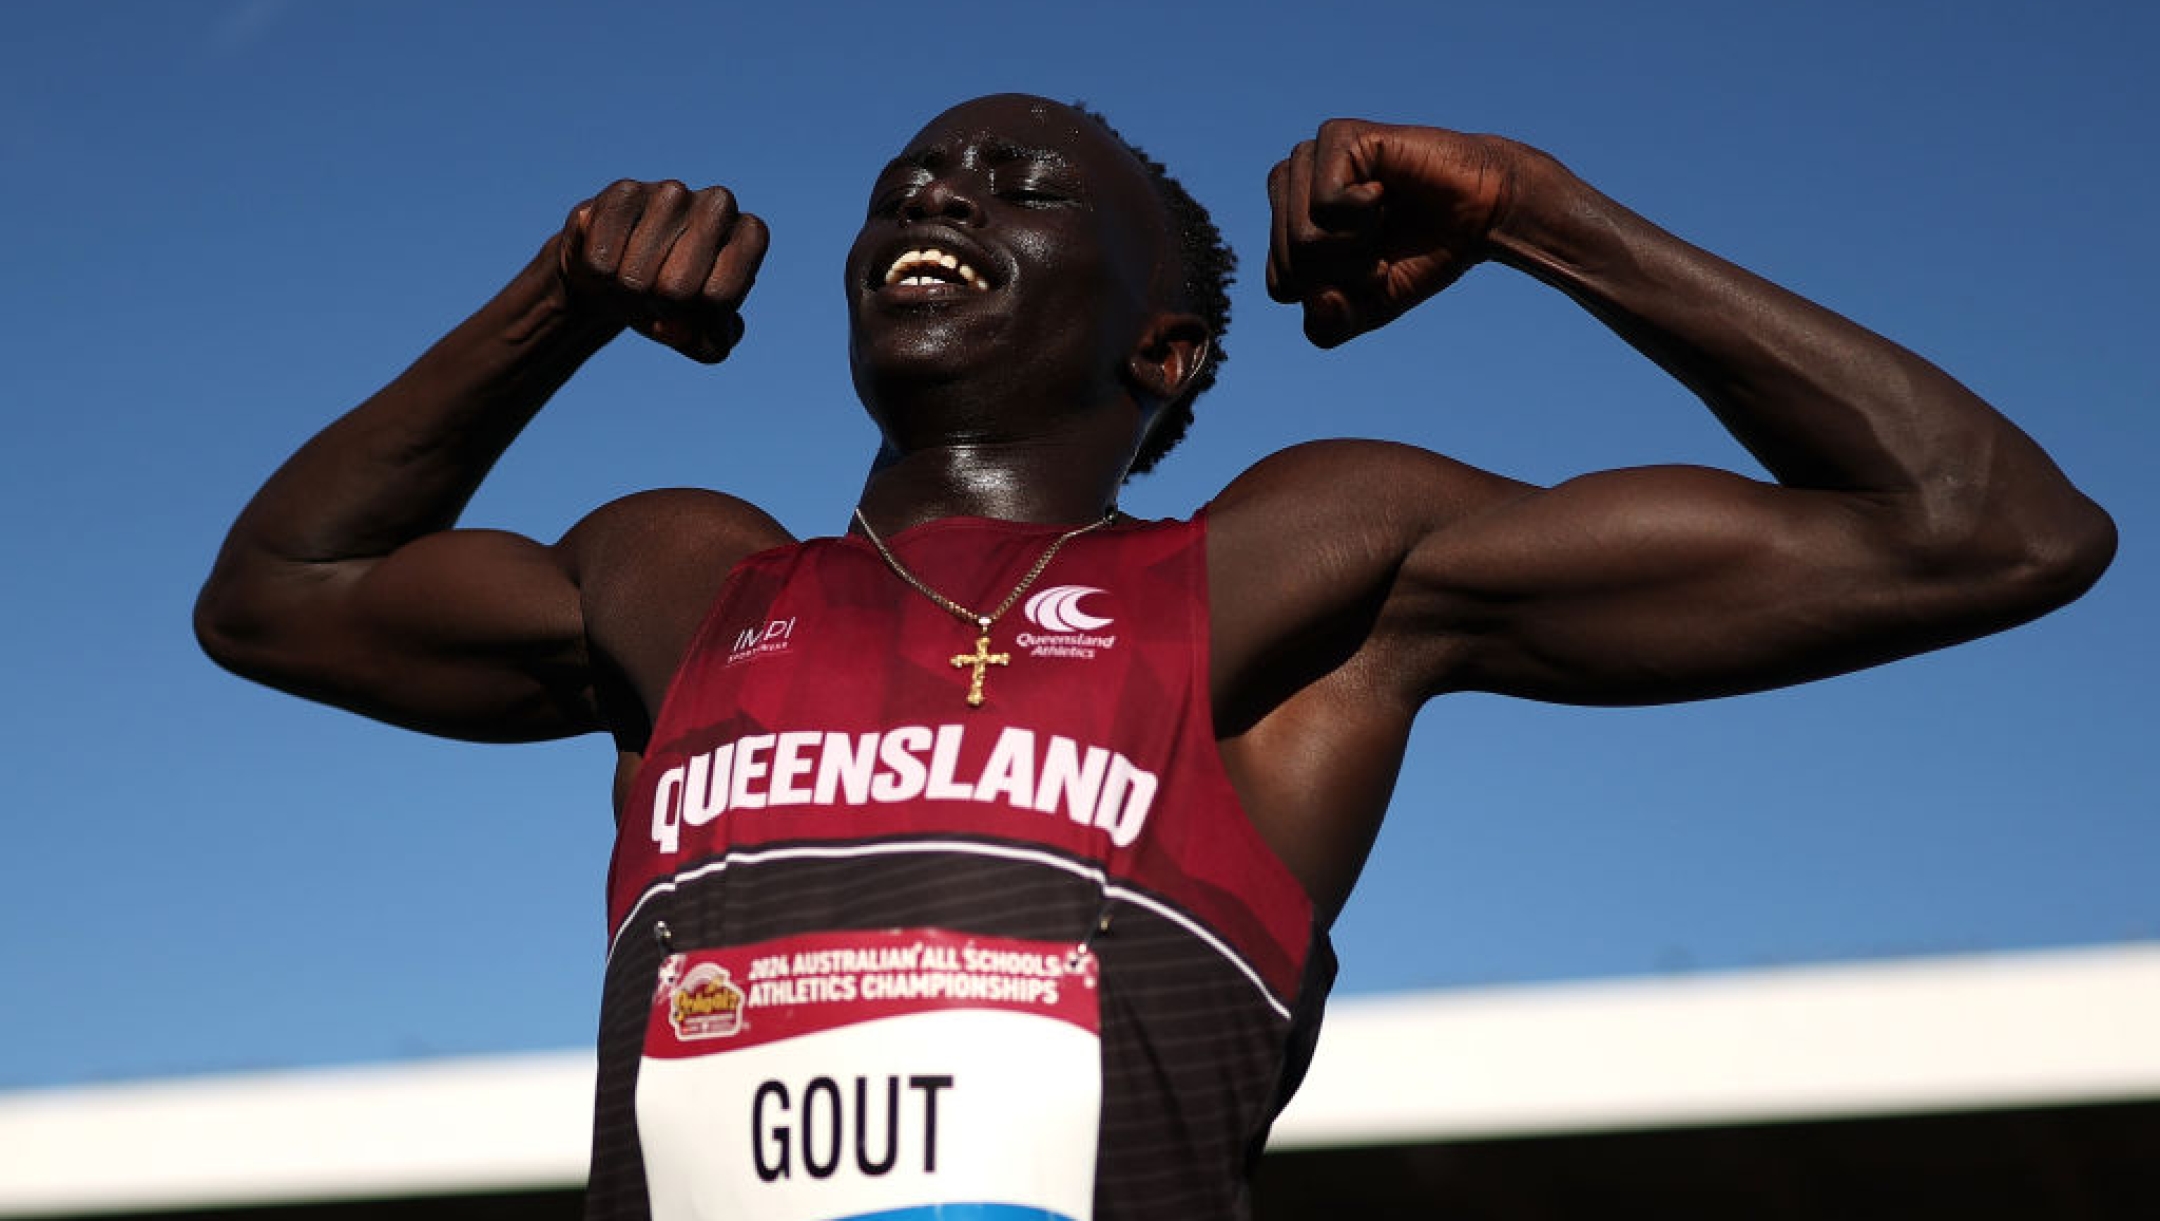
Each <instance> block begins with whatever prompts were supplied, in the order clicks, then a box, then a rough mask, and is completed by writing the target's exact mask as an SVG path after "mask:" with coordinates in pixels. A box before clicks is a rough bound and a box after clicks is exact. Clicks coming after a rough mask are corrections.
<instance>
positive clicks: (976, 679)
mask: <svg viewBox="0 0 2160 1221" xmlns="http://www.w3.org/2000/svg"><path fill="white" fill-rule="evenodd" d="M952 664H953V669H955V670H958V669H960V668H962V667H964V666H973V667H975V673H974V674H973V675H971V676H970V677H969V678H968V693H967V702H968V707H970V708H980V707H982V702H983V675H984V674H985V673H987V672H988V670H989V667H991V666H1009V665H1011V664H1012V654H1010V653H993V652H991V651H990V629H989V628H987V627H986V628H984V629H983V634H982V635H981V636H978V637H976V639H975V651H974V652H973V653H960V654H956V655H955V656H954V657H953V659H952Z"/></svg>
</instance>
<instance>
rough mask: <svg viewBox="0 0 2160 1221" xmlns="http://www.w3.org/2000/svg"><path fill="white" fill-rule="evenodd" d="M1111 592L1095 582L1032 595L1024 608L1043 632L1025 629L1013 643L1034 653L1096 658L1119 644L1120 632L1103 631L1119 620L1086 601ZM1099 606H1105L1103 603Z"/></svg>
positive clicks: (1042, 655)
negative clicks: (1104, 632) (1093, 607)
mask: <svg viewBox="0 0 2160 1221" xmlns="http://www.w3.org/2000/svg"><path fill="white" fill-rule="evenodd" d="M1110 596H1111V594H1110V592H1109V591H1108V590H1104V589H1097V588H1095V587H1094V586H1092V585H1053V586H1051V587H1050V588H1048V589H1045V590H1043V591H1041V592H1040V593H1037V594H1036V595H1035V596H1033V597H1031V598H1029V599H1028V600H1027V604H1026V606H1024V607H1023V608H1022V609H1023V610H1024V611H1025V612H1026V614H1027V617H1028V622H1030V623H1032V624H1034V625H1035V626H1036V627H1039V628H1041V629H1042V633H1041V634H1038V633H1035V632H1022V633H1020V635H1019V637H1018V638H1017V639H1016V640H1014V641H1013V643H1014V644H1016V645H1018V646H1019V647H1021V648H1023V649H1026V650H1027V652H1028V656H1030V657H1075V658H1080V659H1083V660H1085V659H1088V658H1092V657H1094V656H1095V655H1096V654H1097V653H1099V652H1101V651H1102V650H1104V649H1108V648H1112V647H1114V646H1115V645H1116V644H1117V636H1116V635H1114V634H1113V635H1107V636H1106V635H1103V634H1102V630H1103V629H1104V628H1106V627H1109V626H1110V625H1111V624H1112V623H1113V622H1115V620H1114V619H1113V618H1112V617H1111V616H1109V615H1103V614H1096V613H1093V612H1091V611H1090V610H1089V609H1088V608H1087V606H1086V605H1085V604H1086V602H1087V600H1088V599H1089V598H1096V597H1101V598H1107V597H1110ZM1096 609H1097V610H1100V609H1102V607H1101V606H1100V604H1097V606H1096Z"/></svg>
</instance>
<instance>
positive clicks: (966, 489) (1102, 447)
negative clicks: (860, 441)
mask: <svg viewBox="0 0 2160 1221" xmlns="http://www.w3.org/2000/svg"><path fill="white" fill-rule="evenodd" d="M1091 414H1092V415H1093V417H1094V418H1093V419H1092V420H1090V421H1089V423H1090V424H1091V425H1092V426H1084V427H1080V428H1077V429H1069V430H1062V431H1060V432H1058V433H1055V434H1053V435H1048V436H1036V437H1025V438H1015V439H1002V440H986V439H970V440H967V441H947V442H944V443H940V444H934V445H925V446H921V447H918V448H911V449H901V448H899V447H898V446H896V445H895V444H894V443H893V442H891V441H890V440H888V441H887V442H886V446H885V448H884V449H883V450H881V451H880V452H879V453H878V456H877V460H876V462H874V463H873V464H872V466H871V469H870V475H869V478H868V479H866V480H865V481H864V483H863V491H862V498H861V500H860V501H859V503H860V505H861V507H862V511H863V513H864V515H865V516H866V517H868V518H869V520H870V522H871V524H872V525H873V526H874V527H875V528H876V529H877V530H878V531H879V532H881V533H891V532H894V531H898V530H905V529H907V528H908V527H909V526H913V525H918V524H920V523H922V522H926V521H932V520H935V519H937V518H940V517H994V518H999V519H1002V520H1006V521H1021V522H1035V523H1039V524H1043V525H1076V524H1080V523H1084V522H1088V521H1092V520H1095V519H1097V518H1100V517H1101V516H1103V514H1104V513H1105V512H1107V511H1109V510H1110V509H1111V508H1113V507H1114V506H1115V505H1116V504H1117V497H1118V489H1119V487H1120V486H1121V485H1122V484H1123V482H1124V479H1125V472H1126V471H1127V470H1128V469H1129V468H1130V467H1131V465H1132V458H1133V453H1134V451H1135V450H1136V449H1137V448H1138V445H1139V439H1138V436H1137V429H1136V428H1135V427H1134V426H1133V423H1132V422H1130V421H1126V422H1123V423H1122V424H1120V423H1119V422H1118V421H1114V420H1110V419H1107V418H1105V417H1107V416H1108V415H1109V414H1110V413H1107V412H1105V413H1091Z"/></svg>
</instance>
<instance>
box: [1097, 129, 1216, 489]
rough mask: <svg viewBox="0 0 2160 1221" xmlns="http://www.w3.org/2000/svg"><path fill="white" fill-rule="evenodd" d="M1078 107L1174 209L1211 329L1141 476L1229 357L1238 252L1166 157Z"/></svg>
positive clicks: (1145, 453)
mask: <svg viewBox="0 0 2160 1221" xmlns="http://www.w3.org/2000/svg"><path fill="white" fill-rule="evenodd" d="M1073 109H1074V110H1077V111H1079V112H1080V113H1081V114H1084V115H1086V116H1087V117H1089V118H1090V119H1093V120H1095V122H1096V123H1098V124H1100V125H1101V126H1102V129H1103V130H1104V131H1106V132H1108V133H1110V138H1111V139H1113V140H1116V141H1117V142H1118V143H1119V144H1122V145H1124V146H1125V150H1126V151H1127V152H1129V153H1131V154H1132V155H1133V156H1134V157H1135V158H1137V159H1138V160H1139V162H1140V164H1141V165H1142V166H1144V167H1145V168H1146V169H1147V172H1148V180H1149V182H1150V183H1151V184H1152V185H1153V186H1154V188H1155V195H1156V198H1158V199H1160V200H1162V204H1163V208H1164V209H1165V210H1166V211H1167V212H1169V214H1170V223H1171V225H1172V226H1173V227H1174V228H1175V229H1176V231H1177V244H1178V258H1179V261H1180V262H1181V263H1183V265H1184V272H1185V274H1184V278H1183V284H1182V285H1181V287H1182V289H1183V291H1184V295H1185V301H1184V304H1185V306H1186V308H1188V309H1190V310H1192V311H1193V312H1194V313H1196V314H1198V315H1200V317H1201V319H1202V320H1203V321H1205V322H1206V323H1207V328H1208V350H1207V352H1206V354H1205V356H1204V357H1203V359H1202V363H1201V365H1200V371H1199V372H1198V373H1196V374H1194V375H1193V379H1192V382H1191V384H1190V385H1188V386H1187V387H1186V389H1185V393H1184V394H1183V395H1181V396H1179V397H1178V399H1177V401H1176V402H1172V403H1165V404H1164V405H1163V418H1162V420H1161V421H1160V422H1159V423H1157V424H1156V426H1155V429H1154V431H1152V432H1150V433H1149V434H1148V439H1147V442H1146V444H1144V445H1142V446H1141V448H1140V452H1139V454H1138V455H1137V456H1135V457H1134V459H1133V465H1132V472H1131V473H1132V474H1135V475H1141V474H1145V473H1147V472H1148V471H1151V470H1153V469H1155V464H1156V463H1157V462H1160V461H1161V460H1162V457H1163V455H1165V454H1167V453H1169V452H1170V451H1171V450H1172V449H1174V448H1176V446H1177V443H1178V442H1180V441H1182V440H1184V439H1185V432H1186V430H1187V429H1189V428H1191V427H1192V419H1193V400H1194V399H1196V398H1198V397H1200V395H1201V392H1203V391H1205V390H1206V389H1207V388H1208V387H1209V386H1212V385H1214V384H1215V372H1216V370H1218V369H1220V368H1222V363H1223V361H1225V360H1227V359H1229V353H1227V352H1226V351H1224V350H1223V336H1224V335H1225V334H1227V333H1228V332H1229V330H1230V283H1231V281H1232V280H1234V279H1236V278H1237V254H1236V252H1235V251H1233V250H1231V249H1230V246H1229V243H1227V242H1225V241H1223V235H1222V230H1220V229H1217V228H1216V227H1215V220H1214V218H1213V217H1211V216H1209V215H1208V210H1207V209H1206V208H1205V207H1202V206H1201V204H1200V201H1199V200H1197V199H1194V198H1193V197H1192V192H1190V191H1187V190H1186V189H1185V185H1184V184H1183V183H1181V182H1179V181H1178V180H1177V179H1176V178H1175V177H1173V176H1172V175H1171V173H1170V171H1169V170H1167V169H1165V168H1164V167H1163V163H1162V162H1160V161H1157V160H1156V159H1155V158H1153V157H1150V156H1148V155H1147V152H1146V150H1144V149H1142V148H1141V147H1140V146H1139V145H1137V144H1134V143H1133V142H1132V141H1130V140H1128V139H1126V138H1125V137H1124V136H1123V135H1120V134H1119V133H1118V129H1117V128H1115V127H1112V126H1111V125H1110V120H1108V119H1106V118H1104V117H1102V115H1100V114H1098V113H1096V112H1095V111H1093V110H1091V109H1089V108H1088V106H1087V104H1086V103H1085V102H1075V103H1073Z"/></svg>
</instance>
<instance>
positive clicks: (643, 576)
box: [556, 488, 794, 711]
mask: <svg viewBox="0 0 2160 1221" xmlns="http://www.w3.org/2000/svg"><path fill="white" fill-rule="evenodd" d="M793 541H794V539H793V537H792V536H791V535H789V534H788V532H787V531H786V530H785V529H784V528H782V527H781V525H780V523H779V522H777V521H774V520H773V519H772V517H771V516H770V515H768V514H767V513H766V512H765V511H764V510H762V509H759V508H758V507H757V506H755V505H753V504H750V503H749V502H748V501H744V500H740V499H737V498H736V497H733V496H729V495H726V494H724V493H720V492H707V491H700V490H696V489H689V488H669V489H663V490H660V491H652V492H640V493H637V494H635V495H632V496H626V497H623V498H622V499H620V500H616V501H612V502H610V503H608V504H605V505H602V506H601V507H600V508H598V509H595V510H593V511H592V512H591V513H589V514H587V515H586V516H585V518H584V519H583V520H581V521H580V522H578V523H577V525H575V526H573V527H571V529H570V532H569V533H568V534H565V535H564V536H563V539H562V541H561V542H559V543H557V544H556V550H557V554H558V556H559V557H560V562H561V563H562V564H563V566H564V567H565V569H566V570H567V571H569V573H570V574H571V576H572V578H573V579H574V580H575V582H576V584H577V587H578V598H579V602H580V604H581V605H582V607H583V610H584V616H585V629H586V635H587V639H588V640H589V641H590V642H591V644H592V646H593V648H594V651H595V654H596V655H597V656H598V657H601V658H605V659H607V660H608V661H609V662H610V663H612V665H613V666H614V668H615V669H617V670H618V671H620V672H621V673H622V674H623V675H625V676H626V677H627V678H628V680H629V682H630V684H631V686H632V688H634V689H635V691H636V692H637V694H638V695H639V696H640V698H641V699H642V701H643V703H644V706H645V708H646V709H647V710H648V711H651V710H654V709H657V707H658V701H659V698H660V696H661V694H662V693H663V692H664V691H665V689H666V682H667V677H668V675H669V674H671V673H673V671H674V667H675V665H676V663H677V661H678V660H679V659H680V658H681V656H682V654H683V651H684V649H685V648H687V647H688V645H689V642H690V639H691V637H692V636H693V635H694V634H695V633H696V630H697V626H698V624H699V623H700V622H701V621H702V620H703V618H704V616H705V612H706V610H707V609H708V608H709V607H710V606H711V605H712V602H713V599H714V598H716V597H718V596H719V593H720V588H721V586H722V585H724V584H725V583H726V582H727V578H728V575H729V573H731V572H733V571H734V569H735V566H736V565H737V564H739V563H741V562H742V561H743V559H745V558H746V557H748V556H751V555H754V554H756V553H757V552H760V551H765V550H769V549H771V548H773V547H779V546H784V545H786V544H788V543H791V542H793Z"/></svg>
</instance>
